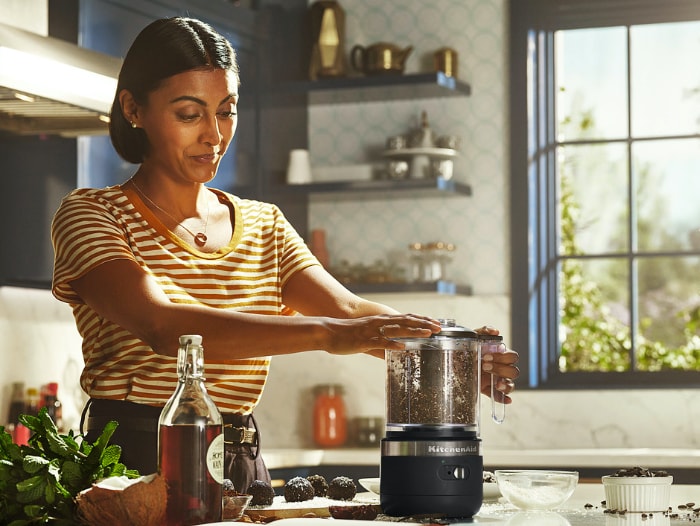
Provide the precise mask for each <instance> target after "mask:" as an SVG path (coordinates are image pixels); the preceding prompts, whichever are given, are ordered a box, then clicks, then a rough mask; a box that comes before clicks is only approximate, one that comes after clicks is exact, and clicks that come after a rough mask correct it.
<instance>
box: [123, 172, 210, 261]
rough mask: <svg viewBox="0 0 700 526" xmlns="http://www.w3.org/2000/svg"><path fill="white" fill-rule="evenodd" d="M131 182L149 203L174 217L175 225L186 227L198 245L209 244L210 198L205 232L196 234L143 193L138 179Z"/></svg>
mask: <svg viewBox="0 0 700 526" xmlns="http://www.w3.org/2000/svg"><path fill="white" fill-rule="evenodd" d="M131 184H133V185H134V188H136V191H137V192H138V193H139V195H141V197H143V198H145V199H146V201H148V202H149V203H151V204H152V205H153V206H155V207H156V208H157V209H158V210H160V211H161V212H163V213H164V214H165V215H166V216H168V217H169V218H170V219H172V220H173V221H174V222H175V225H176V226H179V227H182V228H184V229H185V230H187V232H189V234H190V235H191V236H192V237H193V238H194V242H195V243H196V244H197V245H198V246H200V247H203V246H204V245H206V244H207V239H208V238H207V226H208V225H209V200H207V217H206V220H205V221H204V232H198V233H196V234H195V233H194V232H192V230H190V229H189V228H187V227H186V226H185V225H183V224H182V222H180V221H178V220H177V219H176V218H175V217H174V216H173V215H172V214H171V213H170V212H168V211H167V210H164V209H163V208H161V207H160V206H158V205H157V204H156V203H154V202H153V200H152V199H151V198H150V197H148V196H147V195H146V194H144V193H143V190H141V188H139V185H137V184H136V181H134V180H133V179H132V180H131Z"/></svg>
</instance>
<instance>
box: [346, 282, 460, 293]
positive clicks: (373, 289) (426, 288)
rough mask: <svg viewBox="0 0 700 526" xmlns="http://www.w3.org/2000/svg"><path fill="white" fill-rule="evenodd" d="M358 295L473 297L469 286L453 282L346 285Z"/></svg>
mask: <svg viewBox="0 0 700 526" xmlns="http://www.w3.org/2000/svg"><path fill="white" fill-rule="evenodd" d="M345 286H346V287H347V288H348V289H350V290H351V291H353V292H355V293H357V294H389V293H394V292H398V293H406V292H413V293H418V292H432V293H436V294H447V295H452V296H471V295H472V288H471V286H469V285H459V284H457V283H453V282H452V281H436V282H433V283H349V284H346V285H345Z"/></svg>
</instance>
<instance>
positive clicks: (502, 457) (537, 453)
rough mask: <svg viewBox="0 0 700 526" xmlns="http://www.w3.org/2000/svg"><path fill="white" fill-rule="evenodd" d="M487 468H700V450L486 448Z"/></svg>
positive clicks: (339, 454)
mask: <svg viewBox="0 0 700 526" xmlns="http://www.w3.org/2000/svg"><path fill="white" fill-rule="evenodd" d="M482 454H483V456H484V465H485V466H486V467H487V469H488V467H489V466H507V467H512V468H529V467H550V468H556V467H569V468H594V467H601V468H611V469H612V468H615V469H618V468H624V467H632V466H644V467H647V468H651V469H665V470H673V469H674V468H677V469H693V468H700V450H696V449H659V448H624V449H623V448H608V449H529V450H528V449H522V450H498V449H489V448H487V447H484V448H483V452H482ZM263 458H264V459H265V463H266V464H267V466H268V468H269V469H277V468H288V467H302V466H322V465H351V466H353V465H357V466H373V465H379V462H380V459H381V455H380V451H379V447H376V448H339V449H268V450H264V451H263Z"/></svg>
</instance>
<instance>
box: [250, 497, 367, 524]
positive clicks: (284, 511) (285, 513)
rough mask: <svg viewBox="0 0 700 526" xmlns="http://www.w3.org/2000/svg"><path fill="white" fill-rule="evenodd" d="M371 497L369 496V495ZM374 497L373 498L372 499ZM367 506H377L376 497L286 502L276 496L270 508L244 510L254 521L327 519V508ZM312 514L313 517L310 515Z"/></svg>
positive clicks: (318, 498) (261, 507)
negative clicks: (268, 519)
mask: <svg viewBox="0 0 700 526" xmlns="http://www.w3.org/2000/svg"><path fill="white" fill-rule="evenodd" d="M370 495H371V494H370ZM372 497H374V498H372ZM367 504H377V505H378V504H379V498H378V497H377V496H376V495H373V496H368V495H367V494H358V495H357V496H356V497H355V499H354V500H332V499H326V498H323V497H314V498H313V499H311V500H305V501H302V502H287V501H286V500H285V499H284V497H283V496H281V495H278V496H276V497H275V498H274V500H273V501H272V504H271V505H270V506H264V507H263V506H251V507H249V508H248V509H247V510H246V512H245V513H246V515H248V516H249V517H250V518H251V519H253V520H255V519H256V517H260V518H264V519H267V518H271V517H275V518H278V519H296V518H300V517H312V516H313V515H315V516H316V517H323V518H328V517H330V516H331V513H330V511H329V509H328V508H329V506H361V505H367ZM311 514H313V515H311Z"/></svg>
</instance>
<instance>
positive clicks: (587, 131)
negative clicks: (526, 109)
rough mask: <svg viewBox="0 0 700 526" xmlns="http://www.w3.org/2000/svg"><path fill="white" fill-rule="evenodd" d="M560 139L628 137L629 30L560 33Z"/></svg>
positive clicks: (557, 39) (557, 44)
mask: <svg viewBox="0 0 700 526" xmlns="http://www.w3.org/2000/svg"><path fill="white" fill-rule="evenodd" d="M555 63H556V69H555V77H556V78H555V86H554V89H555V94H556V95H555V96H556V116H557V117H556V126H557V132H556V137H557V140H558V141H571V140H576V139H583V138H596V139H613V138H618V139H619V138H621V137H626V136H627V31H626V30H625V28H623V27H612V28H602V29H576V30H568V31H558V32H557V33H556V34H555Z"/></svg>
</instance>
